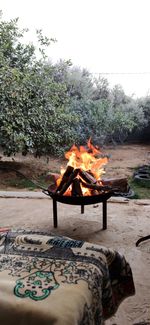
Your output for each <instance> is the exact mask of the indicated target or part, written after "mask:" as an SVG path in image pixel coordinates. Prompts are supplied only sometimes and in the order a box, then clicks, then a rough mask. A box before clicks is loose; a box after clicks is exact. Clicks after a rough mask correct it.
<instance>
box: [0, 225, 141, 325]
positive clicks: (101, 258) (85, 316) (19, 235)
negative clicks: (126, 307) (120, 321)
mask: <svg viewBox="0 0 150 325" xmlns="http://www.w3.org/2000/svg"><path fill="white" fill-rule="evenodd" d="M134 293H135V288H134V283H133V277H132V272H131V268H130V265H129V264H128V263H127V261H126V259H125V258H124V256H122V255H121V254H120V253H119V252H116V251H114V250H112V249H107V248H106V247H103V246H99V245H95V244H90V243H87V242H84V241H80V240H73V239H70V238H66V237H59V236H52V235H46V234H41V233H33V232H32V233H31V232H25V231H20V232H15V231H9V232H3V233H0V324H1V325H11V324H17V325H31V324H32V325H34V324H36V325H50V324H55V325H77V324H78V325H80V324H82V325H102V324H104V320H105V319H107V318H109V317H111V316H112V315H113V314H114V313H115V312H116V310H117V308H118V306H119V304H120V303H121V301H122V300H123V299H124V298H126V297H128V296H130V295H134Z"/></svg>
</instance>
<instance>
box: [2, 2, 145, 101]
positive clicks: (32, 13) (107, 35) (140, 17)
mask: <svg viewBox="0 0 150 325" xmlns="http://www.w3.org/2000/svg"><path fill="white" fill-rule="evenodd" d="M0 9H1V10H2V12H3V19H5V20H9V19H10V18H16V17H19V25H20V27H28V28H29V30H30V33H29V36H28V37H29V38H28V39H30V41H33V42H34V34H33V32H34V31H35V29H38V28H41V29H42V30H43V34H45V35H46V36H48V37H54V38H56V39H57V40H58V42H57V43H55V44H53V45H51V46H50V49H49V52H48V54H49V57H50V58H51V59H52V60H53V61H54V62H55V61H57V60H58V59H59V58H62V59H71V61H72V63H73V64H74V65H78V66H80V67H85V68H87V69H88V70H89V71H90V72H93V73H99V72H100V73H102V72H106V73H107V72H108V73H110V72H113V73H121V72H124V73H128V72H129V73H138V72H140V73H141V74H123V75H121V74H117V75H116V74H113V75H104V76H105V77H106V78H107V79H108V81H109V83H110V87H112V85H114V84H116V83H119V84H121V85H122V86H123V88H124V90H125V92H126V93H127V94H129V95H131V94H135V96H138V97H140V96H145V95H147V94H150V41H149V33H150V0H43V1H41V0H0ZM143 72H145V74H143Z"/></svg>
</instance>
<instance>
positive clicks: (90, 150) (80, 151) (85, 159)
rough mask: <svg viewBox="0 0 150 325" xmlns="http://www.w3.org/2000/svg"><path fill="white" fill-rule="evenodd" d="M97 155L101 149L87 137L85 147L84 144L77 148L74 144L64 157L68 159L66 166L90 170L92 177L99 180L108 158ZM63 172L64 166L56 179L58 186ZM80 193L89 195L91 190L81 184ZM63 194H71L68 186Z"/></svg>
mask: <svg viewBox="0 0 150 325" xmlns="http://www.w3.org/2000/svg"><path fill="white" fill-rule="evenodd" d="M99 155H101V151H100V150H99V148H97V147H94V146H93V145H92V143H91V139H89V140H88V142H87V148H86V147H84V146H80V147H79V148H78V147H77V146H76V145H75V144H74V145H73V146H72V147H71V149H70V150H69V151H67V152H66V153H65V158H66V159H67V160H68V163H67V166H72V167H73V168H74V169H76V168H80V169H81V170H83V171H88V172H91V173H92V175H93V177H94V178H95V179H96V180H97V181H99V182H100V180H101V176H102V175H103V174H104V173H105V171H104V168H103V166H104V165H106V164H107V163H108V158H107V157H104V158H101V157H100V158H99V157H98V156H99ZM64 172H65V168H61V176H60V178H59V179H58V180H57V186H59V184H60V182H61V180H62V176H63V174H64ZM77 177H79V176H77ZM99 184H100V183H99ZM82 193H83V195H91V190H90V189H87V188H85V187H83V186H82ZM65 195H71V189H70V187H69V189H68V190H67V191H66V192H65Z"/></svg>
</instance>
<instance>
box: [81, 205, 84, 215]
mask: <svg viewBox="0 0 150 325" xmlns="http://www.w3.org/2000/svg"><path fill="white" fill-rule="evenodd" d="M81 213H84V205H81Z"/></svg>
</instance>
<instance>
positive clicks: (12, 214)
mask: <svg viewBox="0 0 150 325" xmlns="http://www.w3.org/2000/svg"><path fill="white" fill-rule="evenodd" d="M105 152H106V153H108V154H110V162H109V163H108V165H107V167H106V175H107V176H108V177H110V176H116V177H122V176H123V177H124V176H128V175H132V173H133V168H135V167H136V166H140V165H143V164H147V163H150V145H149V146H144V145H143V146H138V145H135V146H134V145H132V146H121V147H116V148H114V147H113V148H109V149H108V148H106V149H105ZM10 159H11V158H10ZM15 159H16V158H15ZM19 159H20V160H19ZM17 161H18V162H20V163H21V162H22V158H21V157H20V158H18V160H17ZM52 164H53V168H55V169H56V170H58V167H59V161H58V160H57V161H54V160H53V161H49V162H48V164H47V163H46V162H45V165H44V162H43V163H42V160H36V161H35V160H34V159H33V160H31V159H29V158H28V157H26V158H24V170H23V171H25V170H26V169H25V167H26V166H27V167H30V168H28V171H29V169H30V174H29V176H30V175H31V173H32V170H33V169H34V170H40V171H42V168H43V170H44V168H45V169H48V168H49V169H52ZM31 166H32V168H31ZM38 166H39V167H40V168H38ZM42 166H43V167H42ZM0 189H6V188H4V187H1V186H0ZM116 200H117V201H116ZM107 206H108V228H107V230H102V205H101V204H99V205H98V206H95V207H93V206H86V207H85V213H84V214H81V213H80V206H69V205H64V204H61V203H59V204H58V228H57V229H54V228H53V210H52V200H51V199H50V198H47V197H46V196H45V199H35V198H34V199H31V198H30V199H25V198H24V199H21V198H20V199H19V198H18V199H17V198H0V226H2V227H4V226H9V227H10V228H15V229H16V228H23V229H28V230H29V229H32V230H39V231H46V232H52V233H55V234H61V235H64V236H69V237H72V238H74V239H84V240H86V241H89V242H93V243H96V244H100V245H104V246H106V247H111V248H113V249H116V250H118V251H120V252H121V253H123V254H124V255H125V257H126V259H127V260H128V261H129V263H130V265H131V268H132V272H133V277H134V283H135V288H136V294H135V296H132V297H129V298H127V299H125V300H124V302H122V303H121V305H120V307H119V309H118V311H117V313H116V315H115V316H114V317H112V318H111V319H109V320H108V321H106V325H136V324H137V323H140V324H141V325H143V324H145V325H148V324H150V240H148V241H145V242H144V243H143V244H141V245H140V246H139V247H136V246H135V243H136V241H137V240H138V239H139V238H140V237H141V236H146V235H148V234H150V200H127V199H121V198H111V199H110V200H109V201H108V205H107ZM142 322H145V323H142Z"/></svg>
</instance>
